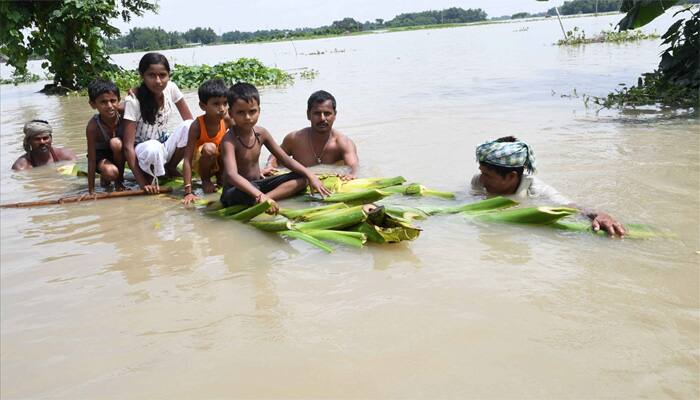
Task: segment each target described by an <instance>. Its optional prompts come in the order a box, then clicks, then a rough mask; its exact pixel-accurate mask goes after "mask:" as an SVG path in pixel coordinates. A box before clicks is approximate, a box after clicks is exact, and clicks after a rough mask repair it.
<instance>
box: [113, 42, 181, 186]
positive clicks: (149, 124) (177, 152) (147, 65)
mask: <svg viewBox="0 0 700 400" xmlns="http://www.w3.org/2000/svg"><path fill="white" fill-rule="evenodd" d="M139 74H140V75H141V79H142V80H143V82H142V83H141V86H139V88H138V89H137V90H136V97H133V96H129V97H127V98H126V104H125V108H124V137H123V142H124V156H125V158H126V162H127V163H128V164H129V168H131V171H132V172H133V173H134V178H136V182H137V183H138V184H139V186H140V187H141V188H142V189H144V190H146V191H147V192H148V193H158V186H157V185H153V184H150V183H148V182H146V177H145V175H144V174H143V172H147V173H148V174H150V175H152V176H153V177H154V178H155V177H157V176H161V175H166V174H167V175H170V176H177V175H179V174H178V171H177V164H178V163H179V162H180V161H181V160H182V157H183V156H184V153H185V146H187V133H188V131H189V127H190V124H191V123H192V112H190V108H189V107H188V106H187V103H186V102H185V99H184V97H183V95H182V92H181V91H180V89H178V87H177V85H176V84H175V83H174V82H171V81H170V64H169V63H168V59H167V58H165V56H164V55H162V54H160V53H146V54H145V55H144V56H143V57H142V58H141V61H140V62H139ZM175 109H177V111H178V112H179V113H180V117H182V120H183V122H182V123H181V124H180V125H179V126H178V127H177V128H175V130H174V131H173V132H172V133H168V130H167V127H168V122H169V118H170V116H171V115H172V114H173V111H175ZM137 161H138V162H137Z"/></svg>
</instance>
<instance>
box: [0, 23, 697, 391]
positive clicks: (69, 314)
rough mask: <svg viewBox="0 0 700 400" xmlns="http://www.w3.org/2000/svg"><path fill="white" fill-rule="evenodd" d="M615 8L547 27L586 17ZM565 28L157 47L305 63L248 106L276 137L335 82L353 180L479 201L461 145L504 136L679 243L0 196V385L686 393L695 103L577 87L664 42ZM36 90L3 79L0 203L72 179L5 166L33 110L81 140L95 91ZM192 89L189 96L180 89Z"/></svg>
mask: <svg viewBox="0 0 700 400" xmlns="http://www.w3.org/2000/svg"><path fill="white" fill-rule="evenodd" d="M670 18H671V17H670V16H665V17H663V18H661V19H660V20H658V21H655V22H654V23H653V24H652V25H651V26H650V27H649V28H646V30H647V31H651V30H654V29H657V30H658V31H659V32H660V33H663V31H664V30H665V27H666V26H668V24H669V21H670ZM618 19H619V16H602V17H598V18H593V17H590V18H578V19H567V20H565V21H564V23H565V24H566V27H567V29H571V28H572V27H573V26H574V25H578V26H579V27H583V28H584V29H585V30H586V32H588V33H591V34H592V33H595V32H599V31H600V30H601V29H604V28H608V24H609V23H611V22H616V21H617V20H618ZM559 37H561V31H560V28H559V25H558V23H557V22H556V20H542V21H529V22H528V21H524V22H520V23H510V24H494V25H482V26H470V27H461V28H453V29H442V30H421V31H412V32H402V33H386V34H375V35H365V36H355V37H343V38H331V39H320V40H308V41H294V42H283V43H269V44H245V45H226V46H218V47H204V48H195V49H183V50H172V51H166V52H164V53H165V54H166V55H167V56H168V57H169V59H170V60H171V62H176V63H185V64H192V63H197V64H199V63H210V64H213V63H216V62H220V61H226V60H232V59H236V58H238V57H257V58H259V59H261V60H262V61H263V62H264V63H266V64H267V65H276V66H278V67H280V68H283V69H286V70H295V69H297V68H302V67H309V68H313V69H315V70H318V71H319V75H318V76H317V77H316V79H314V80H311V81H308V80H300V79H297V81H296V83H295V84H294V85H292V86H289V87H285V88H265V89H264V90H262V116H261V118H260V124H261V125H263V126H265V127H267V128H268V129H269V130H270V131H271V132H272V134H273V136H274V137H275V138H276V139H277V140H278V141H281V139H282V137H283V136H284V135H285V134H286V133H287V132H289V131H292V130H294V129H298V128H301V127H304V126H306V125H307V124H308V121H307V120H306V117H305V107H306V99H307V98H308V96H309V94H310V93H311V92H313V91H315V90H318V89H325V90H328V91H330V92H331V93H333V94H334V95H335V96H336V98H337V100H338V118H337V120H336V125H335V126H336V127H337V128H338V129H339V130H340V131H342V132H344V133H346V134H347V135H349V136H350V137H351V138H352V139H353V140H354V141H355V143H356V144H357V147H358V149H359V157H360V160H361V164H362V167H361V175H362V176H367V177H371V176H395V175H402V176H404V177H406V179H408V180H409V181H414V182H420V183H422V184H424V185H426V186H428V187H431V188H434V189H438V190H446V191H454V192H456V193H457V197H458V201H461V202H470V201H475V200H476V199H475V198H473V197H471V196H470V194H469V193H468V190H467V189H468V188H467V184H468V182H469V180H470V178H471V176H472V174H473V173H474V172H475V171H476V170H477V164H476V162H475V160H474V148H475V146H476V145H478V144H480V143H482V142H483V141H485V140H488V139H492V138H497V137H500V136H505V135H516V136H518V137H519V138H521V139H524V140H526V141H528V142H529V143H530V144H531V145H532V146H533V148H534V149H535V152H536V155H537V159H538V165H539V171H538V176H539V177H540V178H541V179H542V180H544V181H545V182H547V183H548V184H550V185H552V186H554V187H556V188H557V189H558V190H559V191H560V192H562V193H563V194H564V195H566V196H567V197H569V198H571V199H574V200H575V201H576V202H577V203H578V204H582V205H587V206H590V207H595V208H598V209H602V210H605V211H607V212H608V213H610V214H612V215H614V216H616V217H617V218H619V219H621V220H622V221H624V222H636V223H644V224H648V225H651V226H653V227H655V228H657V229H659V230H662V231H664V232H667V233H669V234H671V235H673V237H669V238H657V239H651V240H630V239H625V240H610V239H606V238H601V237H594V236H591V235H588V234H584V233H565V232H559V231H554V230H551V229H547V228H536V227H525V226H506V225H494V224H487V223H480V222H476V221H473V220H469V219H466V218H463V217H460V216H445V217H434V218H432V219H429V220H426V221H419V222H418V225H420V226H421V227H422V228H423V232H422V234H421V236H420V237H419V238H418V239H417V240H416V241H414V242H410V243H405V242H404V243H401V244H396V245H383V246H378V245H369V246H367V247H366V248H363V249H359V250H358V249H353V248H348V247H343V246H340V245H337V246H335V248H336V250H335V251H334V252H333V253H332V254H326V253H324V252H322V251H321V250H319V249H316V248H313V247H311V246H309V245H307V244H306V243H304V242H301V241H298V240H285V239H282V238H279V237H276V236H274V235H272V234H266V233H262V232H260V231H257V230H255V229H254V228H252V227H249V226H246V225H243V224H239V223H235V222H228V221H226V222H224V221H219V220H213V219H211V218H208V217H206V216H204V215H203V214H202V213H201V212H200V211H195V210H188V209H184V208H183V207H182V206H181V205H180V204H179V202H178V201H177V200H175V199H171V198H167V197H160V198H159V197H139V198H130V199H123V200H122V199H117V200H110V201H103V202H95V203H80V204H77V205H65V206H53V207H44V208H30V209H2V211H0V215H1V217H2V224H1V225H2V226H1V244H2V252H1V259H0V261H1V269H0V273H1V275H0V278H1V282H0V284H1V293H0V296H1V302H0V303H1V304H0V307H1V308H0V309H1V311H2V312H1V314H2V315H1V316H2V320H1V327H0V331H1V339H2V349H1V352H0V362H1V368H0V370H1V372H0V376H1V381H0V383H1V390H2V393H1V394H2V397H3V398H7V399H14V398H48V397H50V398H249V397H256V398H292V397H293V398H318V397H323V398H328V397H332V398H406V397H410V398H435V397H442V398H602V397H615V398H640V397H644V398H678V399H690V398H698V396H699V395H700V394H699V389H698V387H699V383H700V382H699V376H700V370H699V365H700V364H699V360H700V323H699V320H700V300H699V297H700V295H699V290H700V288H699V286H700V268H699V265H698V264H699V261H700V255H699V254H698V251H700V243H699V241H700V232H699V228H698V226H699V220H700V215H699V213H700V129H698V128H699V125H698V120H697V119H696V118H693V117H690V118H689V117H682V116H681V117H679V116H674V115H671V114H661V115H660V114H654V115H650V114H647V113H641V112H637V113H630V112H625V113H621V112H619V111H616V110H613V111H609V110H603V111H600V112H599V113H598V112H596V108H586V107H585V105H584V102H583V99H582V98H580V97H576V96H577V95H579V96H580V95H581V94H582V93H586V94H591V95H604V94H606V93H607V92H609V91H610V90H612V89H614V88H617V87H618V86H617V85H618V83H623V82H626V83H634V82H636V77H637V76H639V74H640V73H642V72H647V71H651V70H652V69H654V68H655V66H656V65H657V63H658V56H659V53H660V48H659V43H660V40H650V41H642V42H639V43H629V44H622V45H614V44H593V45H588V46H584V47H557V46H553V45H552V43H553V42H555V41H556V40H557V39H558V38H559ZM313 52H324V54H320V55H308V54H309V53H313ZM141 55H142V53H138V54H124V55H118V56H116V57H115V59H116V60H117V62H119V63H120V64H121V65H123V66H125V67H129V68H134V67H135V66H136V65H137V63H138V60H139V58H140V56H141ZM6 72H7V71H4V72H3V74H6ZM41 86H42V84H31V85H22V86H19V87H12V86H2V87H1V88H0V91H1V94H2V97H1V99H2V102H1V107H2V110H1V115H2V124H1V134H0V145H1V149H2V150H1V153H0V156H1V159H0V179H1V183H2V185H0V196H1V202H2V203H9V202H16V201H28V200H36V199H48V198H56V197H59V196H61V195H63V194H66V193H69V194H70V193H77V192H80V191H83V190H86V185H85V180H84V178H72V177H65V176H59V175H58V174H56V172H55V171H53V170H52V169H50V168H47V169H37V170H34V171H30V172H26V173H13V172H11V171H10V166H11V165H12V163H13V162H14V160H15V159H16V158H17V157H18V156H20V155H21V153H22V148H21V147H22V145H21V143H22V134H21V128H22V125H23V123H24V122H25V121H27V120H29V119H32V118H44V119H48V120H49V121H50V122H51V123H52V125H53V127H54V142H55V143H57V144H58V145H60V146H66V147H68V148H70V149H72V150H74V151H75V152H76V153H78V154H80V158H81V159H83V160H84V158H85V156H84V153H85V149H86V144H85V135H84V129H85V124H86V122H87V120H88V118H89V117H90V116H91V115H92V113H93V111H92V110H91V109H90V107H89V106H88V104H87V99H86V98H75V97H70V98H58V97H47V96H44V95H41V94H37V93H35V92H36V91H37V90H38V89H39V88H40V87H41ZM574 89H575V91H574ZM186 99H187V101H188V103H189V105H190V108H191V109H192V110H193V112H194V113H195V114H198V113H199V108H198V106H197V95H196V91H188V92H187V93H186ZM428 201H430V202H440V200H430V199H415V200H409V204H420V203H424V202H428ZM411 202H413V203H411Z"/></svg>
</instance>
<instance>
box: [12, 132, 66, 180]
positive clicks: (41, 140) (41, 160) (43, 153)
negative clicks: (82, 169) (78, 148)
mask: <svg viewBox="0 0 700 400" xmlns="http://www.w3.org/2000/svg"><path fill="white" fill-rule="evenodd" d="M52 132H53V129H51V125H49V123H48V122H46V121H43V120H40V119H34V120H31V121H29V122H27V123H26V124H24V143H23V144H24V150H25V151H26V153H25V154H23V155H22V156H20V157H19V158H18V159H17V161H15V163H14V164H12V169H13V170H15V171H22V170H25V169H30V168H34V167H41V166H42V165H46V164H51V163H57V162H59V161H72V160H75V154H73V152H72V151H70V150H68V149H63V148H60V147H54V146H52V145H51V143H52V142H53V137H52Z"/></svg>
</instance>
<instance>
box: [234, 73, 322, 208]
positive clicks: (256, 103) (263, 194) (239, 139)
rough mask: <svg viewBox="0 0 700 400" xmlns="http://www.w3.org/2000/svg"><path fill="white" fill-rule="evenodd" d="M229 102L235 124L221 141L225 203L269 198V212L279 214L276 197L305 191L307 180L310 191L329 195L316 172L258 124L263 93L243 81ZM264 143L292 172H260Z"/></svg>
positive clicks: (255, 202)
mask: <svg viewBox="0 0 700 400" xmlns="http://www.w3.org/2000/svg"><path fill="white" fill-rule="evenodd" d="M228 105H229V110H228V112H229V115H230V116H231V118H232V119H233V121H234V123H235V125H234V126H232V127H231V129H229V130H228V132H227V133H226V136H225V137H224V139H223V140H222V141H221V154H222V159H223V164H224V171H223V175H224V176H223V178H224V191H223V193H222V195H221V203H223V204H224V206H226V207H229V206H231V205H234V204H246V205H253V204H257V203H261V202H263V201H266V200H268V199H270V200H273V207H272V208H271V209H270V210H269V212H271V213H276V212H277V211H278V210H279V208H278V206H277V205H276V204H275V203H274V200H280V199H284V198H287V197H291V196H293V195H295V194H297V193H299V192H300V191H302V190H304V188H305V187H306V185H307V182H308V185H309V186H310V187H311V190H312V191H316V192H318V193H319V194H321V196H325V195H328V194H329V192H328V189H326V188H325V187H324V186H323V184H322V183H321V181H320V180H319V179H318V178H317V177H316V175H314V174H313V173H311V172H310V171H309V170H307V169H306V168H304V166H303V165H301V164H300V163H299V162H297V161H295V160H293V159H292V158H291V157H289V156H288V155H287V154H286V153H285V152H284V150H282V148H281V147H280V146H279V145H278V144H277V142H275V140H274V139H273V138H272V135H270V132H268V131H267V129H265V128H263V127H261V126H256V124H257V122H258V117H259V116H260V94H259V93H258V90H257V89H256V88H255V86H253V85H251V84H248V83H242V82H239V83H237V84H235V85H233V86H231V88H230V89H229V92H228ZM262 146H265V147H266V148H267V149H268V150H269V151H270V153H272V154H273V155H274V156H276V157H277V159H278V160H280V161H281V162H282V164H284V165H285V166H286V167H287V168H289V169H291V170H292V171H293V172H290V173H287V174H284V175H278V176H273V177H269V178H264V177H263V176H262V174H261V171H260V150H261V149H262Z"/></svg>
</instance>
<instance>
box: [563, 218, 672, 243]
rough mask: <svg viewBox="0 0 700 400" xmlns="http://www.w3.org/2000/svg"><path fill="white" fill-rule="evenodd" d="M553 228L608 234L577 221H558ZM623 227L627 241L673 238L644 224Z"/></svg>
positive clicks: (601, 234)
mask: <svg viewBox="0 0 700 400" xmlns="http://www.w3.org/2000/svg"><path fill="white" fill-rule="evenodd" d="M551 226H552V227H553V228H556V229H563V230H567V231H573V232H589V233H595V234H597V235H600V236H607V235H608V233H607V232H605V231H603V230H599V231H593V228H591V224H590V223H587V222H579V221H558V222H555V223H554V224H552V225H551ZM624 227H625V231H626V233H625V238H628V239H653V238H658V237H662V238H673V237H675V235H673V234H669V233H665V232H660V231H658V230H656V229H654V228H652V227H650V226H648V225H644V224H624Z"/></svg>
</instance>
